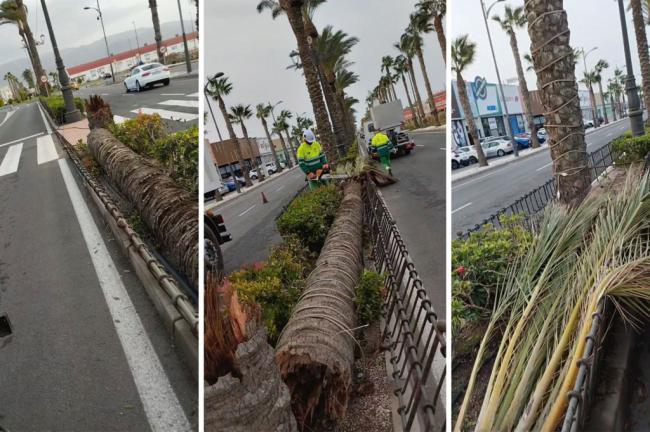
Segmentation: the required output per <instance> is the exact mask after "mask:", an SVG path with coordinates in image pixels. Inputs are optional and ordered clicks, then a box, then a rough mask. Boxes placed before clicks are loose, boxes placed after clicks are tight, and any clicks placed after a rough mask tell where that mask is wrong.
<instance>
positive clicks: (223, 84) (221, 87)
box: [207, 76, 253, 192]
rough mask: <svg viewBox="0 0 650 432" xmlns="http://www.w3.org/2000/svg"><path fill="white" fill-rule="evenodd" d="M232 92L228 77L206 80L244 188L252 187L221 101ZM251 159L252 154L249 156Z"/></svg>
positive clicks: (236, 183) (238, 142)
mask: <svg viewBox="0 0 650 432" xmlns="http://www.w3.org/2000/svg"><path fill="white" fill-rule="evenodd" d="M231 91H232V84H231V83H230V82H229V81H228V77H225V76H221V77H219V78H210V79H208V91H207V93H208V94H209V95H210V96H212V98H213V99H214V100H216V101H217V103H218V104H219V109H220V110H221V115H222V116H223V119H224V121H225V122H226V128H227V129H228V135H229V136H230V139H231V140H232V141H233V143H234V144H235V155H236V156H237V160H238V161H239V168H240V169H241V171H242V174H243V175H244V180H245V181H246V186H252V185H253V182H251V178H250V175H249V170H248V169H247V168H246V165H244V156H243V154H242V151H241V142H240V141H239V139H237V134H235V129H234V128H233V127H232V122H231V121H230V116H229V115H228V110H227V109H226V104H225V102H224V101H223V97H224V96H227V95H229V94H230V92H231ZM251 159H252V154H251ZM233 180H234V181H235V187H236V188H237V192H241V189H240V186H239V182H238V181H237V179H233Z"/></svg>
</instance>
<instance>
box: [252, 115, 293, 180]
mask: <svg viewBox="0 0 650 432" xmlns="http://www.w3.org/2000/svg"><path fill="white" fill-rule="evenodd" d="M272 110H273V107H272V106H271V104H258V105H257V107H255V111H256V113H255V116H256V117H257V118H258V119H260V121H261V122H262V126H263V127H264V132H265V133H266V139H268V140H269V144H270V145H271V151H272V152H273V159H274V160H275V167H276V169H277V172H279V173H280V172H282V165H280V159H278V154H277V152H276V151H275V146H274V145H273V139H272V138H271V133H270V132H269V125H268V123H267V122H266V118H267V117H268V116H270V115H271V111H272ZM280 138H282V137H280ZM281 142H282V150H284V158H285V159H286V160H287V161H288V162H287V163H288V164H289V168H291V166H292V165H291V160H290V159H289V155H288V154H287V148H286V147H285V145H284V140H281Z"/></svg>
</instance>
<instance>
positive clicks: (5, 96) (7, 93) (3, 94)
mask: <svg viewBox="0 0 650 432" xmlns="http://www.w3.org/2000/svg"><path fill="white" fill-rule="evenodd" d="M13 97H14V96H13V94H12V93H11V88H9V86H3V87H0V98H2V100H3V101H4V102H5V103H7V101H8V100H9V99H11V98H13Z"/></svg>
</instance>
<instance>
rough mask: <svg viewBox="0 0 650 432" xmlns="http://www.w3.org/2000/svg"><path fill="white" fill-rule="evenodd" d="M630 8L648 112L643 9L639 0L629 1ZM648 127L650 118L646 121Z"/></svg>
mask: <svg viewBox="0 0 650 432" xmlns="http://www.w3.org/2000/svg"><path fill="white" fill-rule="evenodd" d="M630 6H631V7H632V19H633V21H634V34H635V35H636V46H637V51H638V53H639V63H641V86H642V87H643V100H644V102H645V106H646V109H647V110H650V57H649V56H648V38H647V35H646V32H645V23H644V22H643V8H642V7H641V0H630ZM646 125H649V126H650V116H648V119H647V120H646Z"/></svg>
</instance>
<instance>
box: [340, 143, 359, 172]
mask: <svg viewBox="0 0 650 432" xmlns="http://www.w3.org/2000/svg"><path fill="white" fill-rule="evenodd" d="M358 156H359V142H358V141H357V140H356V139H355V140H354V141H353V142H352V144H350V147H348V151H347V153H346V154H345V157H343V158H341V159H339V161H338V165H339V166H343V165H345V164H346V163H355V162H356V161H357V157H358Z"/></svg>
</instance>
